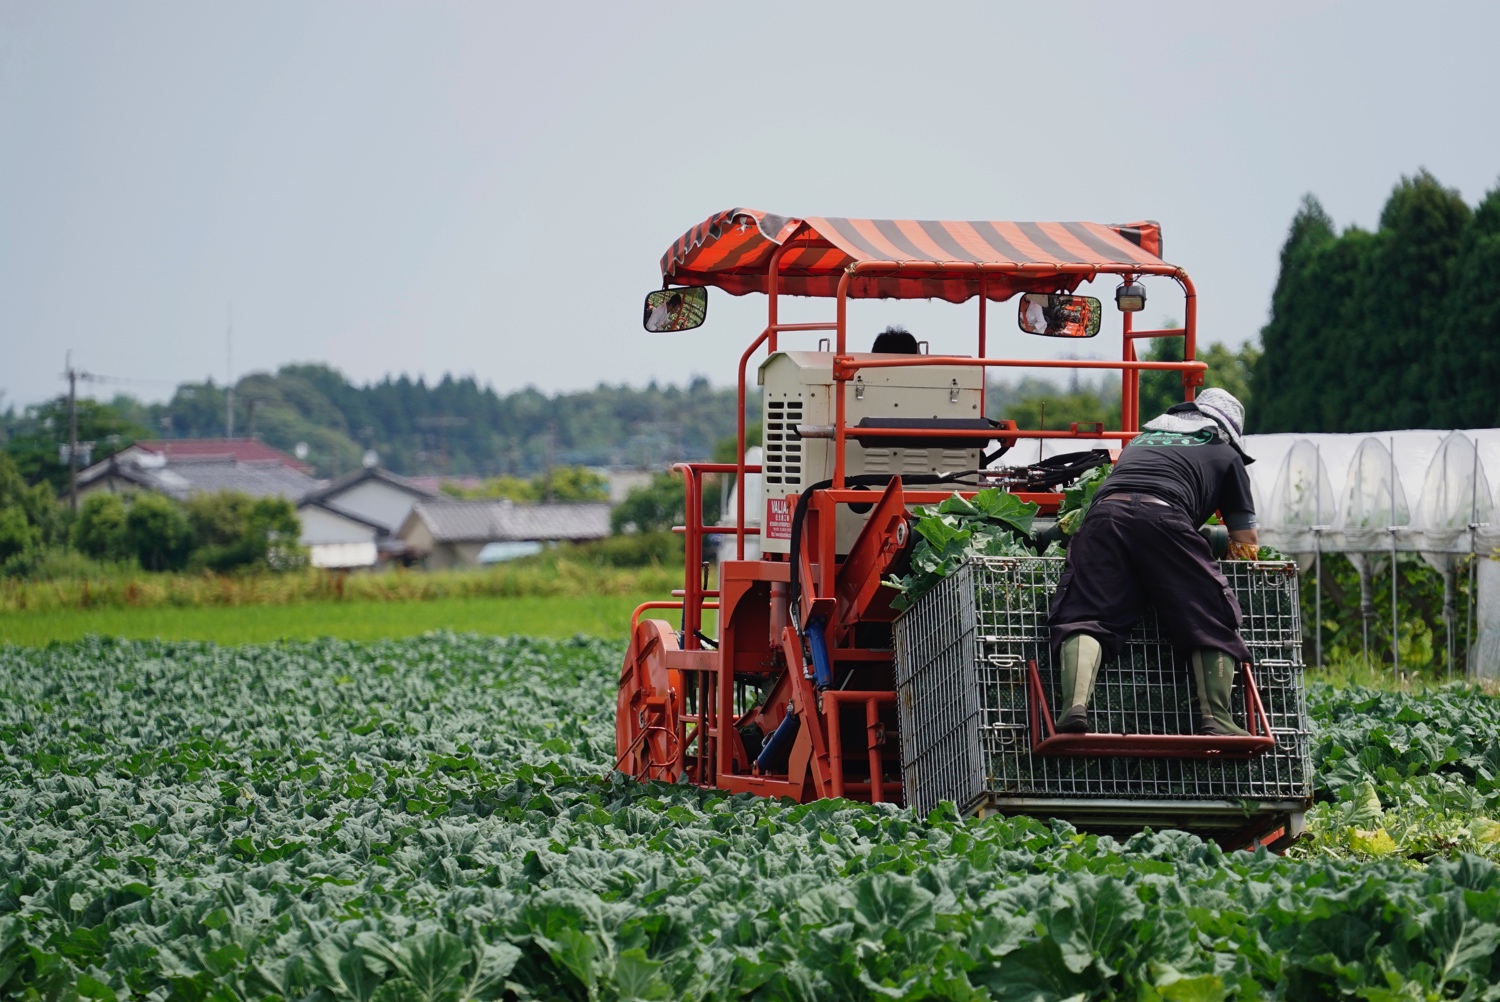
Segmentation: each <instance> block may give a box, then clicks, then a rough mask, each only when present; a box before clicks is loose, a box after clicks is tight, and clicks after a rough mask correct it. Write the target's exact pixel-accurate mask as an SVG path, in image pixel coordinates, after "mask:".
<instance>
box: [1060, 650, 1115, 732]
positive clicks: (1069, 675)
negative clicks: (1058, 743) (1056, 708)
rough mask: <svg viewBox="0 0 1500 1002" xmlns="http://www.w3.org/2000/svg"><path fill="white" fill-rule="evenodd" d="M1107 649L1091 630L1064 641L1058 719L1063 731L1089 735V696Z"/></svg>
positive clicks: (1092, 691)
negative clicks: (1061, 710) (1060, 701)
mask: <svg viewBox="0 0 1500 1002" xmlns="http://www.w3.org/2000/svg"><path fill="white" fill-rule="evenodd" d="M1103 660H1104V648H1102V647H1100V646H1099V641H1097V640H1095V639H1094V638H1093V637H1091V636H1089V635H1088V634H1087V633H1075V634H1073V635H1072V636H1071V637H1069V638H1068V639H1067V640H1064V641H1063V642H1062V700H1063V701H1062V708H1063V712H1062V713H1061V715H1059V716H1058V718H1057V725H1056V726H1057V730H1058V733H1060V734H1087V733H1088V729H1089V697H1090V696H1092V695H1093V694H1094V680H1095V679H1096V678H1098V677H1099V663H1100V662H1101V661H1103Z"/></svg>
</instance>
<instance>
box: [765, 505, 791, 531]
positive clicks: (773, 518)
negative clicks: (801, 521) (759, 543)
mask: <svg viewBox="0 0 1500 1002" xmlns="http://www.w3.org/2000/svg"><path fill="white" fill-rule="evenodd" d="M766 538H767V539H791V538H792V505H791V498H767V499H766Z"/></svg>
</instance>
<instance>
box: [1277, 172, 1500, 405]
mask: <svg viewBox="0 0 1500 1002" xmlns="http://www.w3.org/2000/svg"><path fill="white" fill-rule="evenodd" d="M1261 343H1262V345H1263V347H1264V349H1265V350H1264V353H1263V354H1262V356H1261V357H1260V360H1259V361H1258V362H1257V364H1256V366H1255V369H1254V373H1253V376H1252V379H1251V388H1252V391H1253V392H1252V402H1251V405H1250V415H1249V423H1250V426H1251V428H1252V429H1253V430H1255V431H1258V432H1316V431H1329V432H1357V431H1384V430H1388V429H1396V428H1493V427H1496V426H1497V425H1500V395H1497V394H1496V393H1495V387H1496V386H1497V385H1500V187H1497V188H1496V189H1494V190H1492V191H1490V192H1489V193H1488V194H1487V195H1486V196H1485V198H1484V199H1483V200H1482V201H1481V202H1480V203H1479V205H1478V207H1477V208H1474V209H1470V208H1469V206H1468V205H1467V204H1466V203H1465V202H1464V200H1463V199H1462V198H1461V197H1460V195H1459V193H1458V192H1457V191H1454V190H1453V189H1450V188H1445V187H1443V186H1442V185H1441V184H1440V183H1439V182H1438V181H1437V179H1436V178H1434V177H1433V176H1432V175H1431V174H1429V173H1428V172H1426V171H1422V172H1420V173H1418V174H1417V175H1416V176H1415V177H1404V178H1402V179H1401V181H1400V183H1399V184H1397V185H1396V187H1395V189H1394V190H1393V191H1392V192H1391V196H1390V198H1389V199H1388V200H1387V201H1386V203H1385V207H1384V209H1383V210H1382V211H1381V213H1380V221H1379V225H1378V226H1377V227H1376V228H1375V230H1374V231H1370V230H1365V229H1361V228H1360V227H1357V226H1351V227H1348V228H1347V229H1345V230H1344V231H1343V232H1342V233H1340V232H1338V231H1337V230H1336V229H1335V227H1334V223H1333V220H1332V219H1331V218H1330V217H1329V215H1328V213H1327V212H1326V211H1325V210H1324V209H1323V206H1322V205H1321V204H1320V203H1319V202H1318V200H1317V199H1316V198H1314V197H1313V196H1312V195H1308V196H1307V197H1306V198H1305V199H1304V200H1303V202H1302V205H1301V208H1300V209H1299V210H1298V211H1297V214H1296V216H1295V217H1294V218H1293V220H1292V224H1291V229H1290V231H1289V233H1288V234H1287V239H1286V243H1285V245H1284V246H1283V247H1282V249H1281V270H1280V274H1279V276H1278V278H1277V281H1276V288H1275V292H1274V293H1273V295H1272V298H1271V314H1270V319H1269V321H1268V322H1267V323H1266V325H1265V326H1264V327H1263V328H1261Z"/></svg>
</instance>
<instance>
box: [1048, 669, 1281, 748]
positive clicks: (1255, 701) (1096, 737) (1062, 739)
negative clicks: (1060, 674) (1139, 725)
mask: <svg viewBox="0 0 1500 1002" xmlns="http://www.w3.org/2000/svg"><path fill="white" fill-rule="evenodd" d="M1240 670H1241V671H1243V672H1244V673H1245V717H1246V720H1245V722H1246V724H1248V725H1249V726H1248V727H1247V728H1246V730H1248V731H1249V732H1250V733H1249V734H1248V735H1247V736H1245V737H1212V736H1209V735H1205V734H1103V733H1090V734H1059V733H1057V730H1056V728H1055V727H1054V726H1053V724H1052V710H1051V708H1050V707H1049V706H1048V705H1047V704H1048V702H1049V700H1048V699H1047V691H1046V689H1045V688H1043V686H1042V677H1041V675H1039V674H1038V673H1037V669H1036V662H1035V661H1028V662H1026V687H1027V689H1028V691H1029V692H1030V695H1031V699H1030V700H1029V701H1028V707H1027V709H1028V711H1029V713H1030V717H1031V751H1032V753H1033V754H1035V755H1118V756H1122V757H1125V758H1250V757H1252V756H1254V755H1259V754H1261V753H1263V752H1268V751H1270V750H1271V749H1272V748H1275V747H1276V738H1275V736H1273V735H1272V734H1271V720H1270V718H1269V717H1267V716H1266V708H1265V707H1264V706H1262V705H1261V701H1260V690H1259V689H1257V688H1256V687H1255V675H1254V673H1253V672H1251V670H1250V666H1249V665H1248V664H1244V665H1241V666H1240Z"/></svg>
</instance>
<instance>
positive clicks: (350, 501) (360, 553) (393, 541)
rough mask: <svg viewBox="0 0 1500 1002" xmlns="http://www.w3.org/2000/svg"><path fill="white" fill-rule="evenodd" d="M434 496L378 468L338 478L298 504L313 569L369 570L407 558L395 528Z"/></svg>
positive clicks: (408, 481) (304, 541) (423, 488)
mask: <svg viewBox="0 0 1500 1002" xmlns="http://www.w3.org/2000/svg"><path fill="white" fill-rule="evenodd" d="M437 497H438V495H437V494H435V493H434V492H432V491H430V490H428V489H426V488H425V487H422V486H420V485H418V484H416V483H413V482H412V481H411V480H408V479H407V478H405V477H401V476H397V475H396V474H394V473H392V472H391V471H389V470H384V469H381V468H380V467H379V466H373V465H372V466H367V467H365V468H364V469H361V470H358V471H356V472H354V473H350V474H348V475H346V476H343V477H339V478H338V479H337V480H335V481H333V482H332V483H330V484H327V485H326V486H323V487H320V488H318V489H317V490H315V491H312V492H310V493H309V494H307V495H305V496H304V497H303V498H302V500H301V501H299V502H298V504H297V514H298V515H299V516H300V517H301V519H302V545H303V546H305V547H307V551H308V555H309V559H310V560H311V562H312V565H313V566H314V567H347V568H353V567H370V566H373V565H375V564H377V563H384V562H386V561H389V560H402V559H405V550H406V547H405V544H403V543H402V541H401V540H400V539H399V538H398V537H397V535H396V530H397V529H399V528H400V527H401V524H402V523H403V522H405V521H406V516H407V515H409V514H410V513H411V510H412V506H413V505H415V504H417V503H419V502H423V501H430V500H433V499H435V498H437Z"/></svg>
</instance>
